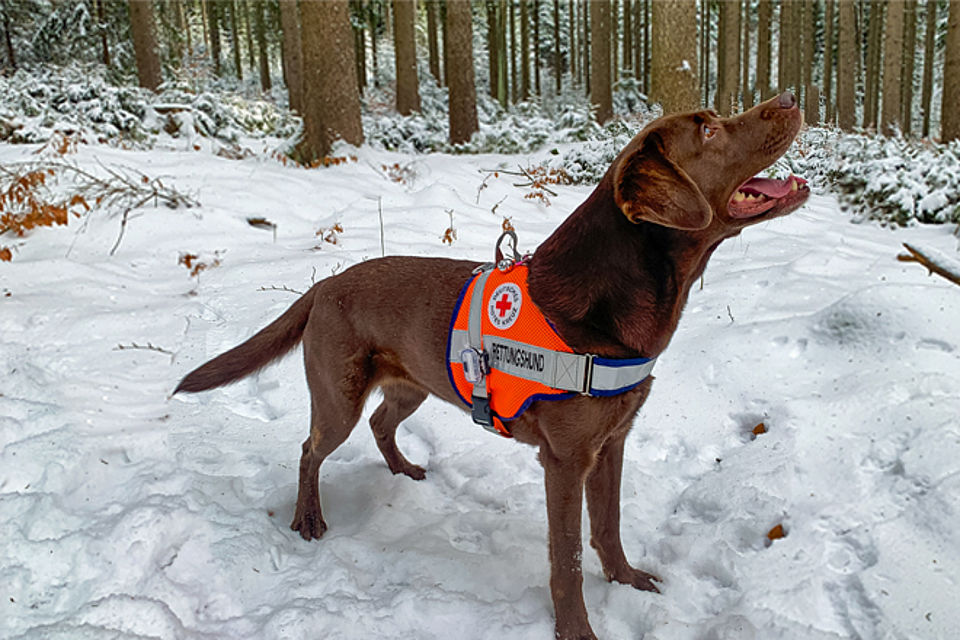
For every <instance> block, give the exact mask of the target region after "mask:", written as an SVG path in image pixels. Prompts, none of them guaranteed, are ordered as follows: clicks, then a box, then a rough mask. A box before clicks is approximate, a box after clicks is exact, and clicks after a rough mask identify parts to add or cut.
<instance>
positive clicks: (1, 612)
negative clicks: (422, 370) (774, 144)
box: [0, 145, 960, 640]
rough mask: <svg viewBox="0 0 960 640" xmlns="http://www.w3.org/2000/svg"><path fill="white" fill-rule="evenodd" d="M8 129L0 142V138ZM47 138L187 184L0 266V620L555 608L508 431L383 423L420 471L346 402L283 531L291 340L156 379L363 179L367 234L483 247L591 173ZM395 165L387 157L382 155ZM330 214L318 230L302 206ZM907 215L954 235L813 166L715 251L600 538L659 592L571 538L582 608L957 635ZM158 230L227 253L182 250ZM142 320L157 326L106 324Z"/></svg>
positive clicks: (756, 631) (407, 242) (356, 194)
mask: <svg viewBox="0 0 960 640" xmlns="http://www.w3.org/2000/svg"><path fill="white" fill-rule="evenodd" d="M31 150H32V149H27V148H24V147H12V146H8V145H7V146H4V145H0V162H12V161H14V160H19V159H24V158H26V157H28V154H29V152H30V151H31ZM74 157H75V158H76V159H77V160H78V161H79V162H80V163H81V164H83V165H84V166H87V167H90V168H96V163H95V161H94V158H99V160H100V161H101V162H103V163H105V164H119V165H125V166H132V167H135V168H137V169H139V170H140V171H142V172H144V173H146V174H147V175H149V176H150V177H156V176H165V179H164V181H165V182H166V183H167V184H170V185H172V186H175V187H176V188H178V189H180V190H183V191H189V192H191V193H193V195H194V196H195V197H196V198H197V199H198V200H199V201H200V202H201V204H202V207H200V208H197V209H191V210H177V211H173V210H168V209H153V208H143V209H140V210H138V212H137V213H138V214H139V215H137V216H136V217H134V218H132V219H131V220H130V223H129V224H128V226H127V230H126V234H125V236H124V238H123V240H122V242H121V244H120V246H119V249H118V251H117V253H116V255H115V256H113V257H110V256H109V255H108V253H109V250H110V247H111V246H112V245H113V243H114V241H115V239H116V235H117V232H118V229H119V221H118V220H117V218H115V217H114V218H110V217H107V216H106V215H104V214H102V213H98V214H94V215H93V217H92V218H91V219H90V220H89V221H88V223H87V225H86V226H85V227H83V228H81V227H80V226H79V225H77V224H76V223H75V222H74V223H72V224H71V226H69V227H67V228H58V229H42V230H39V231H36V232H34V233H33V234H32V236H30V237H29V238H28V239H27V240H26V242H25V243H24V244H22V245H21V246H20V247H19V248H18V251H17V252H16V254H15V256H14V261H13V262H12V263H0V448H2V450H0V595H2V598H0V636H2V637H4V638H31V639H32V638H63V639H67V638H69V639H75V638H88V639H96V640H100V639H106V638H164V639H166V638H222V639H227V638H229V639H235V638H258V639H259V638H316V637H320V638H325V639H335V638H345V639H354V638H364V639H365V638H384V637H399V638H435V639H448V638H465V639H473V638H478V639H479V638H491V639H494V638H495V639H497V640H501V639H521V638H522V639H528V638H544V639H546V638H550V637H552V632H553V612H552V606H551V602H550V594H549V589H548V573H549V566H548V561H547V546H546V545H547V543H546V513H545V506H544V492H543V484H542V474H541V470H540V468H539V466H538V464H537V462H536V458H535V451H534V450H533V449H531V448H529V447H525V446H523V445H520V444H517V443H515V442H512V441H508V440H504V439H501V438H498V437H496V436H492V435H489V434H488V433H486V432H485V431H483V430H482V429H480V428H479V427H477V426H475V425H473V424H472V422H471V421H470V419H469V417H468V416H467V414H465V413H463V412H461V411H460V410H459V409H457V408H456V407H452V406H449V405H445V404H443V403H440V402H439V401H436V400H432V399H431V400H429V401H428V402H427V403H426V404H425V405H424V406H423V407H422V408H421V409H420V410H419V411H418V412H417V413H416V414H414V415H413V416H412V417H411V418H409V419H408V420H407V421H406V422H405V423H404V424H403V425H402V426H401V428H400V432H399V443H400V447H401V449H402V450H404V451H405V453H406V454H407V456H408V457H409V458H410V459H412V460H413V461H414V462H416V463H418V464H421V465H423V466H424V467H426V469H427V477H426V479H425V480H424V481H422V482H414V481H412V480H410V479H408V478H406V477H402V476H393V475H391V474H390V472H389V471H388V470H387V467H386V465H385V464H384V463H383V461H382V459H381V457H380V454H379V452H378V451H377V448H376V446H375V444H374V440H373V437H372V435H371V434H370V432H369V430H368V429H366V428H365V427H364V426H363V425H361V426H360V427H359V428H358V429H356V430H355V431H354V433H353V435H352V436H351V437H350V439H349V440H348V441H347V443H345V444H344V445H343V446H342V447H340V448H339V449H338V450H337V451H336V452H335V453H334V454H333V455H332V456H331V457H330V458H329V459H328V461H327V462H326V463H325V464H324V466H323V469H322V472H321V495H322V499H323V503H324V513H325V516H326V519H327V522H328V524H329V525H330V529H329V531H328V532H327V533H326V535H325V536H324V538H323V539H322V540H321V541H319V542H305V541H303V540H302V539H301V538H300V537H299V536H298V535H297V534H295V533H294V532H292V531H290V529H289V523H290V520H291V518H292V515H293V507H294V501H295V497H296V479H297V478H296V475H297V462H298V456H299V452H300V443H301V441H302V440H303V438H304V437H305V436H306V433H307V410H308V403H307V393H306V387H305V383H304V378H303V373H302V367H301V364H300V361H299V358H297V357H290V358H287V359H285V360H283V361H282V362H281V363H279V364H277V365H274V366H272V367H270V368H268V369H266V370H265V371H263V372H262V373H261V374H259V375H258V376H255V377H253V378H250V379H248V380H245V381H243V382H240V383H238V384H236V385H233V386H231V387H227V388H224V389H221V390H216V391H212V392H208V393H204V394H199V395H194V396H178V397H176V398H172V399H171V398H170V397H169V393H170V391H171V390H172V389H173V387H174V386H175V384H176V382H177V381H178V380H179V378H180V377H181V376H182V375H183V374H184V373H186V372H187V371H188V370H190V369H192V368H194V367H195V366H197V365H199V364H200V363H202V362H203V361H205V360H206V359H208V358H209V357H211V356H213V355H215V354H217V353H219V352H221V351H222V350H224V349H226V348H228V347H232V346H234V345H235V344H237V343H238V342H240V341H241V340H243V339H244V338H245V337H247V336H248V335H250V334H251V333H252V332H254V331H255V330H257V329H259V328H260V327H262V326H263V325H264V324H266V323H267V322H268V321H269V320H271V319H272V318H274V317H275V316H277V315H278V314H279V313H280V312H282V311H283V310H284V309H285V308H286V307H287V306H288V305H289V304H290V303H291V302H292V301H293V300H294V295H292V294H291V293H289V292H287V291H283V290H280V289H282V288H283V287H289V288H292V289H298V290H305V289H306V288H307V287H308V286H309V284H310V282H311V280H312V279H314V278H316V279H319V278H323V277H325V276H328V275H330V274H331V273H333V272H336V271H339V270H342V269H344V268H347V267H348V266H349V265H351V264H355V263H357V262H359V261H361V260H365V259H370V258H374V257H377V256H379V255H380V253H381V226H380V217H381V216H380V214H379V213H378V206H382V221H383V223H382V224H383V226H382V228H383V242H384V246H385V250H386V252H387V253H388V254H415V255H432V256H451V257H466V258H472V259H477V260H480V259H487V257H488V256H489V255H490V253H491V251H492V244H493V241H494V240H495V239H496V236H497V234H498V232H499V228H500V225H501V221H502V218H503V216H509V217H511V218H512V222H513V224H514V226H515V227H516V228H517V230H518V232H519V234H520V239H521V248H522V249H526V250H532V249H534V248H535V247H536V246H537V244H538V243H539V242H540V241H541V240H542V239H543V238H544V237H546V236H547V235H548V234H549V233H550V231H551V230H552V229H553V228H554V227H555V226H556V225H557V224H558V223H559V222H560V220H561V219H562V218H563V216H564V215H565V214H566V213H568V212H569V211H571V210H572V209H573V208H574V207H575V206H576V205H577V204H578V203H579V202H580V201H581V200H582V199H583V197H584V196H585V195H586V194H587V193H588V191H589V189H587V188H583V187H556V190H557V191H558V193H559V196H558V197H555V198H551V201H552V204H551V206H549V207H546V206H544V205H543V204H542V203H537V202H535V201H532V200H530V199H525V198H524V197H523V196H524V194H525V193H526V190H523V189H518V188H516V187H514V186H512V183H513V182H516V181H517V180H516V179H515V178H514V177H512V176H507V175H501V176H500V177H498V178H493V177H490V178H489V179H487V180H486V184H487V187H486V188H483V189H481V186H482V184H484V178H485V177H486V174H483V173H480V172H478V169H493V168H495V167H497V166H500V165H502V166H504V167H507V168H511V169H512V168H515V167H516V165H517V163H518V162H520V163H526V161H527V160H528V158H527V157H508V156H472V157H450V156H441V155H434V156H421V157H407V156H398V155H392V154H387V153H382V152H377V151H373V150H371V149H366V148H365V149H362V150H361V151H360V152H359V161H358V162H356V163H350V164H347V165H344V166H340V167H336V168H333V169H327V170H312V171H305V170H300V169H294V168H286V167H283V166H281V165H280V164H279V163H277V162H275V161H273V160H269V159H265V158H263V157H255V158H248V159H245V160H240V161H237V160H228V159H223V158H218V157H214V156H212V155H210V154H209V153H206V152H200V153H197V152H191V151H174V150H167V151H160V150H155V151H151V152H135V151H120V150H113V149H109V148H95V149H91V148H88V147H81V150H80V152H79V154H78V155H76V156H74ZM534 159H535V158H534ZM394 163H399V164H400V165H401V166H402V167H407V166H408V167H409V169H410V170H411V172H412V178H411V179H410V180H408V181H407V182H406V183H398V182H394V181H392V180H390V179H389V178H388V177H386V176H385V174H384V171H383V169H382V167H381V165H393V164H394ZM498 203H499V204H498ZM495 205H497V206H496V210H495V212H491V209H493V208H494V207H495ZM449 210H452V212H453V213H452V216H453V218H452V220H453V226H454V228H455V229H456V234H457V239H456V240H455V241H454V242H453V243H452V245H447V244H444V243H443V242H442V241H441V238H442V236H443V235H444V231H445V230H446V229H447V228H448V227H449V226H450V221H451V217H450V215H451V214H450V213H448V211H449ZM247 217H265V218H267V219H269V220H270V221H273V222H274V223H276V225H277V227H276V234H275V237H274V234H273V233H272V232H271V231H269V230H263V229H258V228H255V227H252V226H250V225H248V224H247V222H246V220H245V219H246V218H247ZM336 223H339V224H340V225H341V226H342V229H343V231H342V232H341V233H338V234H334V235H337V236H338V243H337V244H336V245H334V244H331V243H327V242H324V241H322V240H321V238H318V237H317V236H316V235H315V233H316V232H317V230H318V229H320V228H323V229H324V230H326V231H329V230H330V229H331V228H332V227H333V226H334V225H335V224H336ZM903 241H909V242H911V243H914V244H917V245H920V246H925V247H931V248H934V249H939V250H940V251H943V252H944V253H946V254H948V255H954V256H955V255H956V242H957V241H956V239H955V238H954V237H952V236H951V235H950V229H949V228H946V227H926V228H924V227H917V228H911V229H906V230H897V231H891V230H886V229H881V228H879V227H876V226H872V225H860V226H857V225H852V224H850V223H849V222H848V221H847V216H846V215H845V214H843V213H841V212H840V211H839V207H838V205H837V203H836V201H835V200H833V199H832V198H831V197H829V196H824V195H816V196H814V197H812V198H811V200H810V202H809V204H808V205H807V206H806V207H804V208H803V209H801V210H800V211H798V212H796V213H794V214H793V215H792V216H790V217H788V218H786V219H782V220H777V221H774V222H772V223H766V224H763V225H760V226H758V227H753V228H750V229H748V230H747V231H745V232H744V233H743V235H742V236H741V237H739V238H737V239H734V240H730V241H728V242H727V243H726V244H725V245H723V246H722V247H721V248H720V249H719V250H718V251H717V253H716V255H715V256H714V257H713V259H712V261H711V263H710V266H709V268H708V269H707V272H706V274H705V277H704V282H703V288H702V289H698V290H695V291H694V292H693V293H692V294H691V297H690V301H689V303H688V306H687V310H686V313H685V315H684V317H683V320H682V321H681V325H680V329H679V331H678V333H677V334H676V336H675V338H674V340H673V342H672V343H671V345H670V347H669V349H668V350H667V352H666V353H664V354H663V355H662V357H661V359H660V362H659V363H658V365H657V371H656V375H657V382H656V384H655V385H654V391H653V393H652V395H651V398H650V400H649V401H648V403H647V405H646V406H645V407H644V408H643V410H642V412H641V414H640V416H639V417H638V419H637V421H636V425H635V427H634V430H633V433H632V434H631V437H630V438H629V440H628V444H627V452H626V464H625V469H624V483H623V501H622V508H623V538H624V544H625V546H626V550H627V555H628V557H629V558H630V559H631V560H632V561H633V562H634V563H636V564H637V565H639V566H640V567H643V568H646V569H649V570H651V571H653V572H655V573H657V574H658V575H660V576H662V577H663V578H664V584H663V594H662V595H654V594H650V593H641V592H639V591H635V590H634V589H632V588H630V587H628V586H624V585H619V584H609V583H607V582H606V581H605V580H604V579H603V576H602V573H601V570H600V565H599V561H598V560H597V558H596V556H595V554H593V552H592V551H590V550H589V548H588V547H586V548H587V549H588V550H587V551H586V552H585V553H584V591H585V596H586V601H587V607H588V610H589V612H590V616H591V621H592V623H593V626H594V629H595V630H596V632H597V633H598V635H600V636H601V637H602V638H606V639H615V638H616V639H619V638H644V639H646V640H654V639H656V640H742V639H748V640H749V639H771V638H772V639H777V638H790V639H793V638H796V639H812V640H819V639H827V638H864V639H873V638H876V639H918V640H919V639H924V640H932V639H953V638H956V637H957V633H958V630H960V610H958V608H957V603H958V602H960V553H958V549H960V418H958V416H960V332H958V319H960V289H958V288H957V287H956V286H954V285H951V284H949V283H947V282H946V281H944V280H942V279H939V278H936V277H929V276H928V275H927V274H926V272H925V271H924V269H922V268H921V267H920V266H918V265H911V264H904V263H899V262H897V261H896V260H895V256H896V254H897V253H898V251H899V250H900V243H901V242H903ZM68 250H69V257H66V255H67V253H68ZM185 252H189V253H193V254H197V255H198V256H199V259H200V260H201V261H206V262H208V263H210V262H212V261H213V260H214V259H219V261H220V264H219V266H216V267H212V268H210V269H208V270H205V271H203V272H202V273H200V275H199V278H197V277H191V275H190V274H189V272H188V270H187V269H186V268H185V267H184V266H183V265H180V264H178V257H179V255H180V254H181V253H185ZM424 286H425V287H428V286H430V284H429V282H425V283H424ZM263 289H266V290H263ZM384 295H390V292H389V291H385V292H384ZM148 343H149V344H150V345H153V346H155V347H158V348H160V349H164V350H166V351H168V352H169V353H163V352H160V351H154V350H146V349H136V348H130V349H121V348H120V347H121V346H122V347H132V346H133V345H135V344H136V345H141V346H145V345H147V344H148ZM375 402H376V398H373V399H372V400H371V403H370V406H368V409H367V414H369V411H370V410H372V408H373V406H374V403H375ZM367 417H368V415H365V416H364V422H365V420H366V418H367ZM760 422H763V423H764V425H765V426H766V429H767V433H764V434H761V435H759V436H756V437H752V436H753V434H752V430H753V429H754V427H755V426H756V425H757V424H758V423H760ZM778 524H780V525H782V526H783V528H784V529H785V531H786V536H785V537H784V538H782V539H777V540H774V541H773V542H771V541H770V540H769V539H768V537H767V533H768V532H769V531H770V530H771V529H772V528H774V527H775V526H776V525H778Z"/></svg>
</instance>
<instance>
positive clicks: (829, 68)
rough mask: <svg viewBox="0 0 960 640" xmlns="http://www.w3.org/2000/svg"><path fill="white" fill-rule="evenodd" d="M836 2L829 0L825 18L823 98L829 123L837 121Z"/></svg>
mask: <svg viewBox="0 0 960 640" xmlns="http://www.w3.org/2000/svg"><path fill="white" fill-rule="evenodd" d="M835 3H836V2H835V0H827V7H826V12H825V14H824V18H823V99H824V102H825V103H826V105H825V106H826V121H827V124H833V123H834V122H835V121H836V117H835V116H836V114H835V110H834V108H833V43H834V35H833V34H834V29H833V7H834V4H835Z"/></svg>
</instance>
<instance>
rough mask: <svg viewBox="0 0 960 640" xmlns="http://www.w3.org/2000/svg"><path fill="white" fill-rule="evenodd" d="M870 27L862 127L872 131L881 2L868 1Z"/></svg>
mask: <svg viewBox="0 0 960 640" xmlns="http://www.w3.org/2000/svg"><path fill="white" fill-rule="evenodd" d="M869 20H870V23H869V24H870V27H869V33H868V34H867V41H868V42H867V78H866V95H865V96H864V101H863V126H864V128H867V129H874V128H876V126H877V115H878V113H879V108H878V106H879V105H878V102H879V100H878V98H879V95H878V94H879V92H880V62H881V60H880V52H881V46H882V44H883V4H882V2H881V0H870V18H869Z"/></svg>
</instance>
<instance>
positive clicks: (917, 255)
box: [897, 242, 960, 285]
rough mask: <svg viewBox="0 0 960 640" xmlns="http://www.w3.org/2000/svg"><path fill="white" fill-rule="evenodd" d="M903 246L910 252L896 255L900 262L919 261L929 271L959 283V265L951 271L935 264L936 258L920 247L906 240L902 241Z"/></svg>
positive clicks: (956, 283)
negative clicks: (911, 244) (913, 245)
mask: <svg viewBox="0 0 960 640" xmlns="http://www.w3.org/2000/svg"><path fill="white" fill-rule="evenodd" d="M903 246H904V247H905V248H906V249H907V251H909V252H910V253H909V254H905V253H901V254H900V255H898V256H897V260H899V261H900V262H919V263H920V264H922V265H923V266H925V267H926V268H927V270H928V271H929V272H930V273H935V274H937V275H938V276H940V277H941V278H946V279H947V280H949V281H950V282H952V283H953V284H955V285H960V265H958V271H951V270H950V269H949V268H947V267H945V266H943V265H941V264H937V259H936V258H935V257H933V256H930V255H928V254H926V253H924V252H923V250H922V249H917V248H916V247H912V246H910V245H909V244H907V243H906V242H904V243H903Z"/></svg>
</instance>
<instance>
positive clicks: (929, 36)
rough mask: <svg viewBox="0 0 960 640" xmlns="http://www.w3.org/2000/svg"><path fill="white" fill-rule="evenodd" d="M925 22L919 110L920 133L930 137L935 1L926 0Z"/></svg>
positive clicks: (935, 26) (935, 18)
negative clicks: (921, 123)
mask: <svg viewBox="0 0 960 640" xmlns="http://www.w3.org/2000/svg"><path fill="white" fill-rule="evenodd" d="M926 12H927V24H926V33H925V34H924V38H923V39H924V45H923V85H922V87H921V95H920V110H921V111H922V112H923V127H922V129H921V132H920V135H922V136H923V137H924V138H929V137H930V104H931V96H932V95H933V58H934V54H935V52H936V50H935V45H936V37H937V3H936V2H935V1H930V0H928V2H927V6H926Z"/></svg>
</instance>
